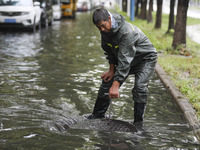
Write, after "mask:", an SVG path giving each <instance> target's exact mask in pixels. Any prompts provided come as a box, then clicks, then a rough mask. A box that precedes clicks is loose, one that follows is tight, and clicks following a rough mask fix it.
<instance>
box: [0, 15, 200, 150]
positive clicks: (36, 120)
mask: <svg viewBox="0 0 200 150" xmlns="http://www.w3.org/2000/svg"><path fill="white" fill-rule="evenodd" d="M107 67H108V65H107V61H106V60H105V58H104V55H103V51H102V50H101V49H100V35H99V32H98V30H97V29H96V28H95V26H94V25H93V24H92V21H91V14H88V13H83V14H78V15H77V19H75V20H69V19H66V20H62V21H61V22H54V24H53V26H52V27H49V28H48V29H43V30H41V31H37V32H36V33H34V34H32V33H26V32H0V68H1V69H0V149H53V148H54V149H67V150H70V149H120V150H121V149H138V150H142V149H148V150H149V149H175V150H176V149H177V150H178V149H192V150H196V149H198V148H199V145H198V144H197V140H196V138H195V136H194V134H193V132H192V130H191V129H190V128H189V126H188V124H187V123H186V122H185V121H184V118H183V115H182V114H181V113H180V111H179V110H177V108H176V107H175V106H174V104H173V102H172V98H171V96H170V95H169V94H168V93H166V91H165V88H164V87H163V85H162V84H161V82H160V80H159V79H158V78H157V76H154V77H153V78H152V80H151V81H150V84H149V86H150V88H149V91H150V95H149V101H148V106H147V110H146V114H145V121H144V126H143V129H142V130H141V131H139V132H136V133H131V132H116V131H112V132H109V131H106V130H103V129H102V130H95V129H94V128H92V129H91V128H90V129H88V128H77V127H76V128H68V129H67V130H64V131H63V132H60V131H59V130H58V129H57V128H56V127H55V123H58V122H60V121H66V122H68V124H70V123H71V124H74V122H77V121H80V120H79V118H80V117H81V116H82V115H84V114H89V113H91V111H92V109H93V105H94V102H95V98H96V95H97V92H98V87H99V85H100V84H101V80H100V74H101V73H102V72H103V71H105V70H106V69H107ZM133 81H134V77H133V76H131V77H130V78H129V79H128V80H127V82H125V83H124V85H123V86H122V87H121V89H120V93H121V97H120V98H119V99H117V100H113V111H112V118H113V119H116V120H123V121H126V122H129V123H131V122H132V121H133V102H132V98H131V95H132V94H131V89H132V87H133V84H132V83H133ZM77 118H78V119H77ZM85 124H86V125H88V123H87V122H86V123H85ZM83 125H84V124H83ZM86 125H85V126H86ZM95 126H96V125H95Z"/></svg>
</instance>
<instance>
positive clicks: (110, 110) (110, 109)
mask: <svg viewBox="0 0 200 150" xmlns="http://www.w3.org/2000/svg"><path fill="white" fill-rule="evenodd" d="M111 112H112V99H110V107H109V118H108V119H109V120H108V121H109V124H110V118H111Z"/></svg>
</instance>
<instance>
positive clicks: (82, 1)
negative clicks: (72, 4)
mask: <svg viewBox="0 0 200 150" xmlns="http://www.w3.org/2000/svg"><path fill="white" fill-rule="evenodd" d="M76 6H77V11H88V10H91V3H90V1H89V0H78V2H77V5H76Z"/></svg>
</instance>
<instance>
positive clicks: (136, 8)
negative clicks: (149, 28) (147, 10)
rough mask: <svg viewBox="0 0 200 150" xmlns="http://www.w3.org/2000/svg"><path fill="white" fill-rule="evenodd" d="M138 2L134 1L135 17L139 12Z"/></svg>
mask: <svg viewBox="0 0 200 150" xmlns="http://www.w3.org/2000/svg"><path fill="white" fill-rule="evenodd" d="M139 4H140V0H136V3H135V17H138V14H139Z"/></svg>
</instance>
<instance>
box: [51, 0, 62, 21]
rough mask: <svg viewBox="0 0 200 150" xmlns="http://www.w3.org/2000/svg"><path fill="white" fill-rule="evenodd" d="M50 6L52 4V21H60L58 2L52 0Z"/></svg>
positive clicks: (60, 11) (57, 0) (60, 13)
mask: <svg viewBox="0 0 200 150" xmlns="http://www.w3.org/2000/svg"><path fill="white" fill-rule="evenodd" d="M52 4H53V18H54V20H60V19H61V18H62V10H61V5H60V0H52Z"/></svg>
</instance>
